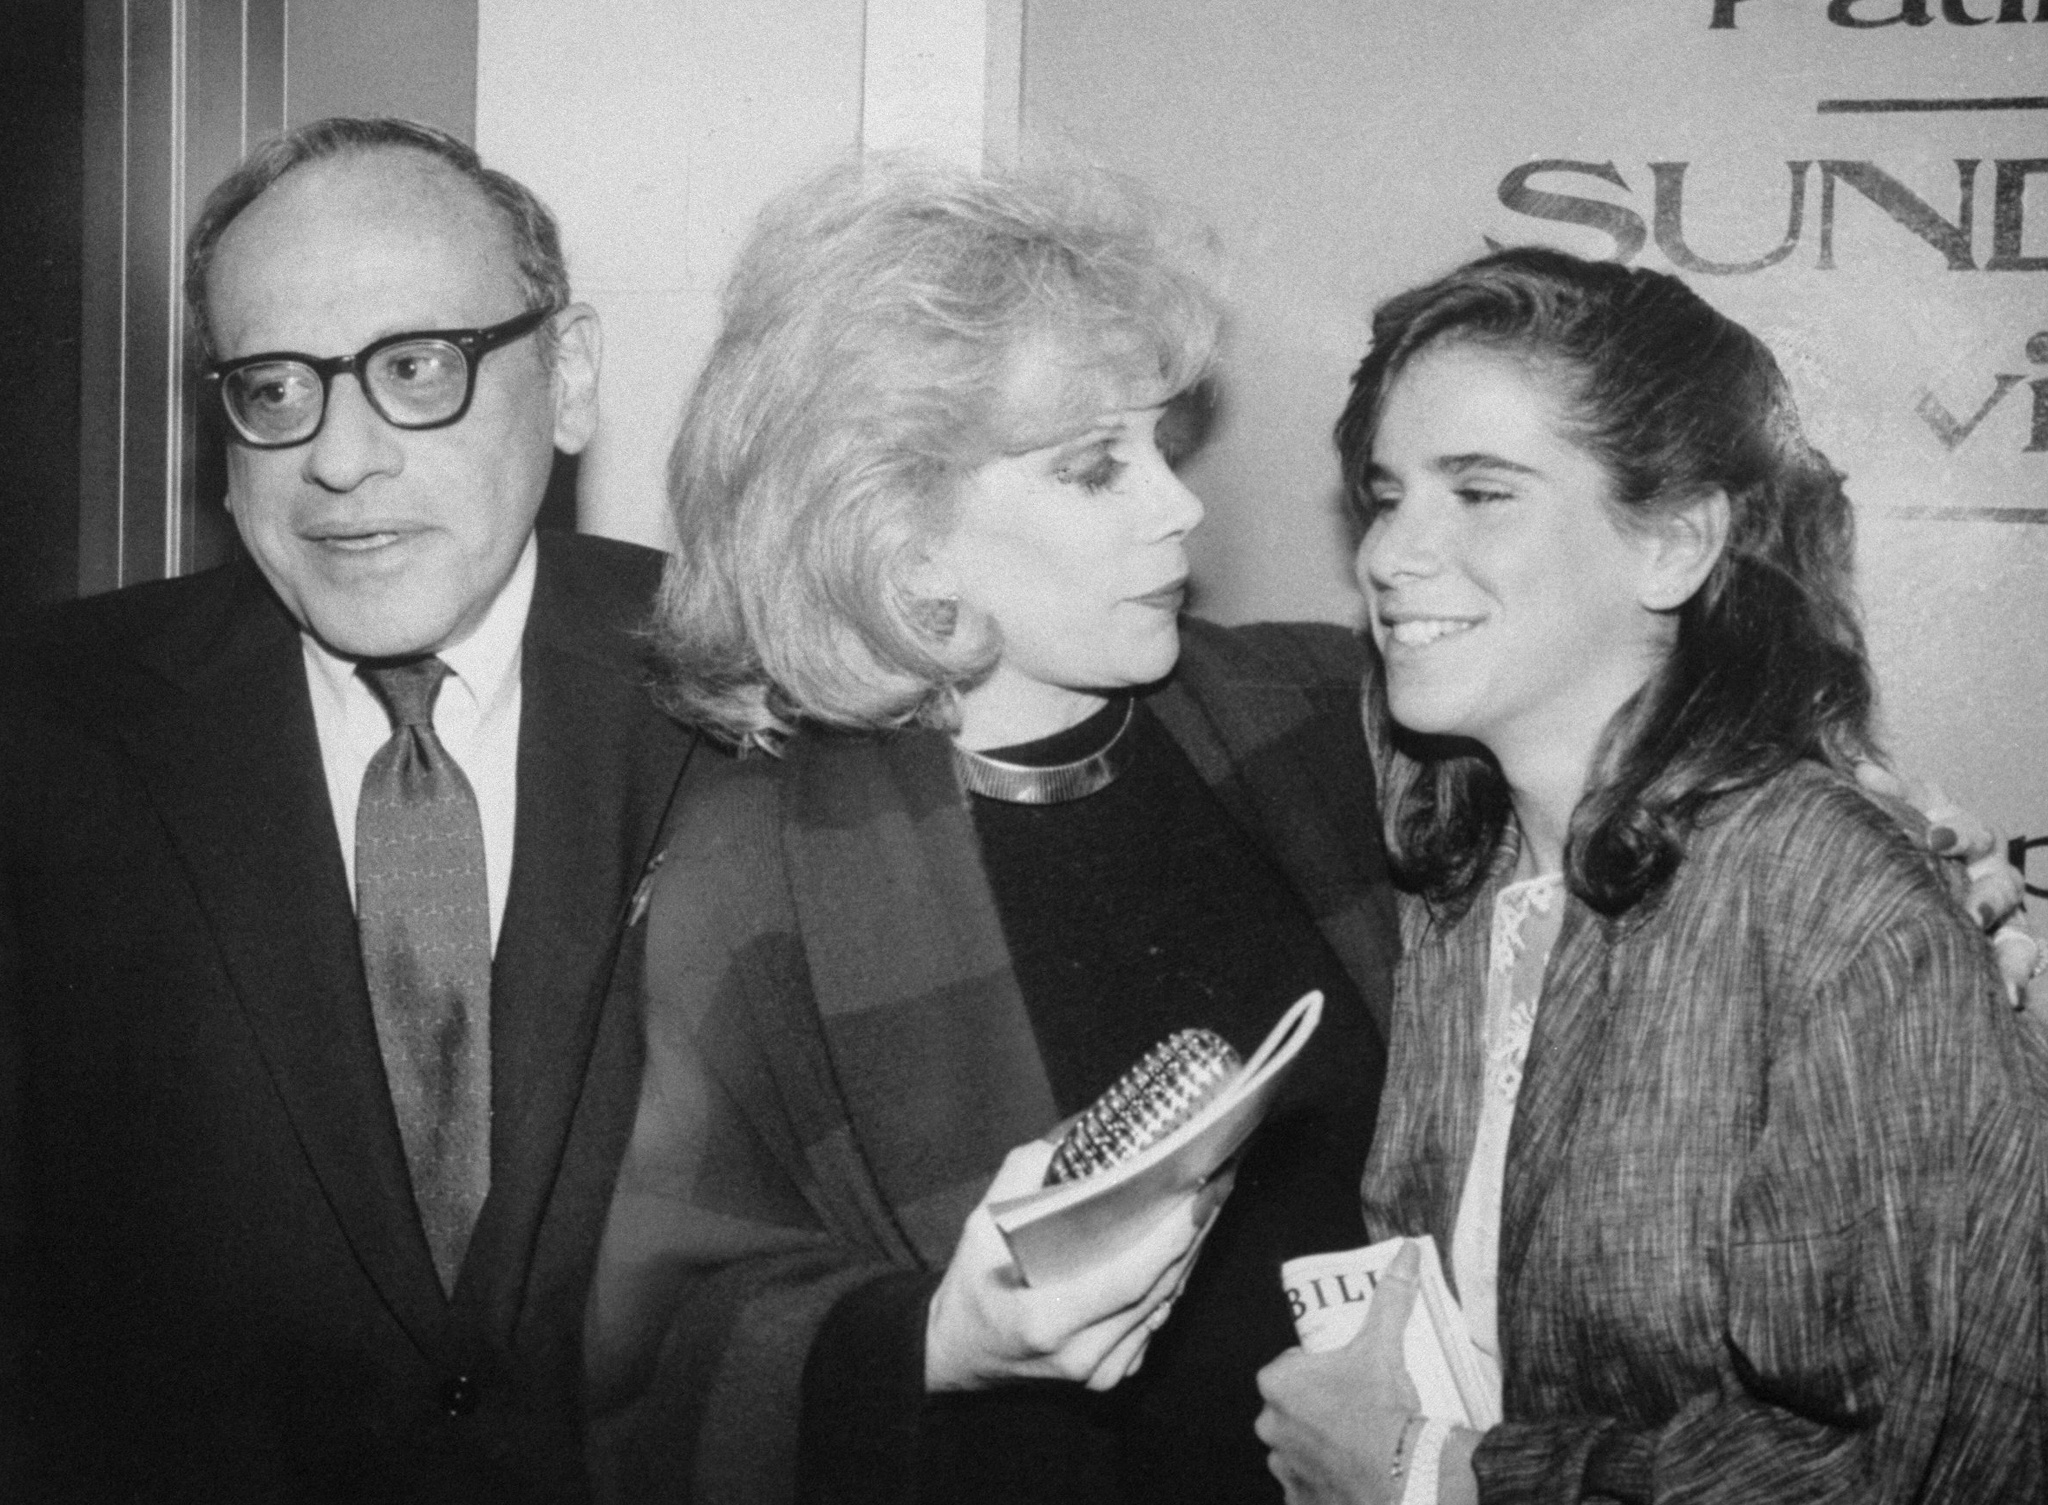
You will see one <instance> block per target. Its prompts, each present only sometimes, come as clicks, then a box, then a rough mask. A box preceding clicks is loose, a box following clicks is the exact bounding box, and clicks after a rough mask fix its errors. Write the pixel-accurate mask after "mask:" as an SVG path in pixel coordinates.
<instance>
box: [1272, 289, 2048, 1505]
mask: <svg viewBox="0 0 2048 1505" xmlns="http://www.w3.org/2000/svg"><path fill="white" fill-rule="evenodd" d="M1338 442H1339V447H1340V449H1341V451H1342V455H1343V461H1344V471H1345V476H1346V480H1347V483H1348V485H1349V488H1350V492H1351V494H1352V496H1353V497H1354V498H1355V499H1356V501H1357V503H1358V505H1359V506H1360V507H1361V509H1362V510H1363V512H1364V515H1365V518H1366V523H1367V526H1366V532H1365V538H1364V542H1363V544H1362V546H1361V548H1360V551H1359V559H1358V572H1359V578H1360V582H1361V584H1362V585H1363V587H1364V589H1365V591H1366V594H1367V596H1368V598H1369V601H1370V604H1371V608H1372V614H1373V623H1372V630H1373V638H1374V641H1375V643H1376V645H1377V648H1378V658H1379V663H1378V672H1377V673H1376V674H1374V675H1373V676H1372V677H1371V678H1370V681H1369V685H1368V717H1367V719H1368V728H1367V731H1368V739H1369V741H1370V742H1371V744H1372V747H1373V754H1374V760H1375V764H1376V767H1377V769H1378V771H1379V774H1380V778H1381V781H1382V789H1383V791H1384V797H1385V812H1386V822H1385V828H1386V833H1387V838H1388V844H1389V848H1390V852H1391V855H1392V858H1393V862H1394V867H1395V871H1396V875H1397V882H1399V883H1400V885H1401V886H1402V888H1403V889H1404V892H1403V895H1402V901H1401V902H1402V941H1403V960H1402V962H1401V965H1400V968H1399V971H1398V973H1397V983H1396V1001H1395V1024H1394V1033H1393V1041H1392V1047H1391V1049H1392V1060H1391V1064H1390V1067H1389V1075H1388V1082H1387V1088H1386V1093H1385V1096H1384V1098H1383V1101H1382V1111H1381V1116H1380V1122H1379V1126H1378V1129H1377V1131H1376V1134H1375V1138H1374V1141H1373V1147H1372V1151H1371V1156H1370V1159H1369V1161H1368V1165H1367V1170H1366V1176H1365V1183H1364V1203H1365V1214H1366V1222H1367V1225H1368V1227H1369V1228H1370V1230H1371V1232H1372V1233H1373V1235H1374V1236H1375V1237H1390V1236H1394V1235H1420V1234H1424V1233H1427V1234H1431V1235H1433V1236H1434V1237H1435V1239H1436V1241H1437V1244H1438V1246H1439V1248H1441V1249H1442V1250H1444V1251H1446V1253H1447V1256H1448V1260H1447V1265H1448V1273H1449V1274H1450V1277H1451V1280H1452V1283H1453V1285H1454V1286H1455V1288H1456V1291H1457V1295H1458V1297H1459V1300H1460V1303H1461V1306H1462V1308H1463V1314H1464V1320H1465V1323H1466V1325H1467V1327H1468V1328H1469V1329H1470V1331H1471V1333H1472V1336H1473V1339H1474V1341H1475V1343H1476V1344H1477V1345H1478V1347H1479V1348H1480V1350H1481V1351H1482V1352H1483V1353H1485V1354H1487V1355H1488V1356H1490V1357H1491V1358H1492V1359H1493V1361H1494V1362H1495V1363H1496V1364H1497V1366H1498V1368H1499V1371H1500V1373H1501V1377H1502V1382H1503V1410H1504V1414H1505V1417H1506V1420H1505V1421H1504V1422H1503V1423H1501V1424H1500V1425H1498V1426H1495V1427H1493V1428H1492V1429H1490V1430H1489V1431H1487V1432H1486V1433H1484V1434H1483V1435H1481V1434H1478V1433H1475V1432H1472V1431H1469V1430H1464V1429H1452V1428H1447V1427H1444V1426H1442V1425H1441V1424H1439V1423H1437V1422H1433V1421H1425V1420H1424V1419H1423V1418H1421V1417H1419V1416H1417V1415H1416V1414H1415V1412H1416V1409H1417V1406H1416V1400H1415V1392H1414V1389H1413V1387H1412V1385H1411V1384H1410V1383H1409V1382H1408V1378H1407V1373H1406V1369H1405V1367H1404V1365H1403V1362H1402V1359H1401V1350H1400V1347H1399V1342H1400V1338H1399V1332H1400V1328H1399V1325H1398V1324H1399V1319H1400V1318H1401V1317H1402V1316H1403V1315H1405V1313H1404V1311H1403V1308H1402V1306H1401V1304H1400V1300H1399V1293H1401V1287H1400V1285H1399V1284H1398V1282H1397V1284H1396V1285H1395V1287H1394V1288H1393V1289H1394V1290H1395V1291H1396V1292H1397V1297H1396V1299H1395V1300H1394V1301H1390V1302H1387V1303H1384V1304H1383V1305H1384V1307H1385V1310H1384V1311H1382V1310H1377V1309H1376V1310H1375V1313H1374V1320H1372V1321H1369V1322H1368V1324H1367V1327H1366V1329H1365V1331H1364V1332H1363V1333H1362V1334H1361V1335H1360V1338H1359V1339H1358V1340H1357V1341H1356V1342H1355V1343H1353V1344H1352V1345H1351V1346H1350V1347H1349V1348H1347V1349H1344V1350H1341V1351H1339V1352H1337V1353H1334V1354H1323V1355H1307V1354H1303V1353H1300V1352H1299V1351H1296V1352H1292V1353H1289V1354H1287V1355H1284V1356H1282V1357H1281V1358H1280V1359H1279V1360H1276V1361H1275V1362H1274V1363H1273V1364H1272V1365H1270V1366H1268V1368H1267V1369H1266V1370H1265V1371H1264V1372H1263V1374H1262V1376H1261V1386H1262V1389H1263V1391H1264V1393H1265V1396H1266V1400H1267V1409H1266V1411H1265V1413H1264V1414H1263V1415H1262V1417H1261V1419H1260V1422H1259V1431H1260V1435H1261V1436H1262V1437H1263V1438H1264V1439H1265V1440H1266V1441H1267V1443H1268V1444H1269V1446H1271V1447H1272V1449H1273V1453H1272V1459H1271V1463H1272V1468H1273V1470H1274V1472H1275V1473H1276V1474H1277V1475H1278V1476H1279V1477H1280V1479H1281V1480H1282V1482H1283V1483H1284V1484H1285V1485H1286V1486H1287V1488H1288V1493H1289V1498H1290V1499H1291V1500H1314V1501H1325V1500H1346V1501H1352V1500H1357V1501H1391V1500H1400V1501H1403V1502H1411V1501H1416V1500H1437V1499H1443V1500H1475V1499H1478V1500H1485V1501H1487V1502H1489V1505H1491V1502H1499V1501H1515V1502H1521V1501H1532V1502H1533V1501H1576V1500H1580V1499H1591V1498H1599V1499H1616V1500H1623V1501H1650V1500H1666V1499H1672V1500H1676V1499H1685V1500H1717V1501H1719V1500H1728V1501H1734V1500H1757V1501H1778V1500H1786V1499H1795V1498H1796V1499H1801V1500H1856V1501H1873V1500H1900V1501H1903V1500H1992V1499H1996V1500H2033V1499H2037V1498H2040V1497H2041V1492H2042V1490H2043V1488H2044V1478H2048V1473H2044V1460H2043V1447H2044V1437H2048V1428H2044V1425H2043V1422H2044V1415H2043V1406H2044V1401H2043V1386H2044V1377H2043V1376H2044V1362H2043V1352H2042V1310H2041V1302H2042V1277H2043V1268H2042V1248H2041V1234H2040V1228H2041V1221H2042V1215H2043V1214H2042V1199H2043V1175H2044V1165H2048V1161H2044V1159H2043V1147H2042V1143H2041V1140H2042V1115H2041V1111H2040V1109H2041V1096H2040V1093H2041V1082H2042V1076H2041V1067H2042V1063H2041V1057H2040V1055H2039V1053H2038V1044H2037V1043H2036V1042H2033V1041H2031V1040H2029V1039H2027V1038H2026V1037H2025V1036H2024V1034H2023V1031H2022V1027H2021V1026H2020V1025H2019V1023H2018V1021H2017V1020H2016V1018H2015V1016H2014V1014H2013V1012H2012V1010H2011V1008H2010V1007H2009V1006H2008V1005H2007V1003H2006V1000H2005V998H2004V996H2003V994H2002V992H2001V989H2000V986H1999V980H1998V977H1997V973H1996V970H1995V967H1994V965H1993V962H1992V959H1991V957H1990V954H1989V950H1988V948H1987V947H1986V945H1985V943H1984V940H1983V938H1982V936H1981V935H1980V934H1979V933H1978V932H1977V929H1976V927H1975V926H1974V925H1973V924H1972V923H1971V922H1970V921H1969V920H1968V919H1967V918H1966V917H1965V916H1964V914H1963V913H1962V911H1961V910H1960V908H1959V907H1958V906H1957V905H1956V903H1955V902H1954V900H1953V899H1952V898H1951V896H1950V892H1949V889H1948V887H1947V886H1946V885H1945V884H1944V883H1943V881H1942V880H1941V877H1940V875H1939V874H1938V873H1937V872H1936V871H1935V870H1934V867H1933V865H1932V864H1930V863H1929V862H1928V861H1927V860H1926V858H1925V856H1924V855H1923V854H1922V853H1920V852H1918V851H1916V850H1915V849H1913V847H1912V846H1911V845H1910V844H1909V843H1908V842H1907V841H1906V839H1905V838H1904V837H1903V836H1902V834H1901V833H1900V832H1899V831H1898V830H1897V829H1896V828H1895V827H1893V826H1892V825H1891V823H1890V822H1889V821H1887V820H1886V819H1885V818H1884V817H1883V816H1882V815H1881V814H1880V813H1879V812H1878V811H1877V810H1876V809H1875V807H1873V806H1872V805H1871V804H1870V803H1869V802H1868V801H1867V800H1866V799H1865V798H1864V797H1863V796H1862V795H1861V794H1860V792H1859V791H1858V790H1857V789H1856V787H1855V785H1854V783H1853V781H1852V779H1851V778H1850V777H1849V769H1850V767H1851V765H1852V764H1853V763H1854V762H1855V761H1856V760H1858V759H1860V758H1862V757H1864V756H1866V755H1867V754H1868V751H1869V748H1870V742H1871V736H1870V716H1871V707H1872V691H1871V679H1870V671H1869V666H1868V663H1867V660H1866V658H1865V655H1864V650H1863V641H1862V636H1861V633H1860V630H1859V628H1858V626H1857V615H1856V609H1855V605H1854V601H1853V598H1852V595H1851V592H1850V585H1849V576H1850V561H1851V518H1850V509H1849V504H1848V501H1847V498H1846V497H1845V495H1844V493H1843V490H1842V485H1841V478H1840V476H1839V475H1838V474H1837V473H1836V472H1835V471H1834V469H1833V468H1832V467H1831V466H1830V465H1829V464H1828V462H1827V460H1826V459H1825V457H1823V456H1822V455H1821V454H1820V453H1819V452H1818V451H1817V450H1815V449H1814V448H1813V447H1812V446H1811V445H1810V444H1809V443H1808V442H1807V440H1806V439H1805V437H1804V435H1803V433H1802V431H1801V428H1800V424H1799V420H1798V416H1797V414H1796V412H1795V410H1794V408H1793V405H1792V402H1791V400H1790V396H1789V394H1788V392H1787V390H1786V386H1785V383H1784V380H1783V378H1782V376H1781V375H1780V374H1779V372H1778V369H1777V366H1776V364H1775V362H1774V361H1773V360H1772V358H1771V356H1770V354H1769V352H1768V351H1767V350H1766V349H1765V348H1764V346H1763V345H1762V344H1761V343H1760V342H1759V341H1758V340H1756V339H1755V337H1754V336H1752V335H1750V334H1749V333H1748V332H1747V331H1746V330H1744V329H1742V328H1741V327H1740V326H1739V325H1736V324H1735V323H1733V322H1732V321H1730V320H1728V319H1726V318H1724V317H1722V316H1721V315H1719V314H1718V313H1716V312H1715V311H1714V310H1713V309H1712V308H1710V307H1709V306H1708V305H1707V304H1706V303H1705V302H1704V301H1702V300H1701V299H1700V298H1698V297H1697V296H1696V295H1694V294H1693V293H1692V292H1691V291H1689V290H1688V289H1687V288H1686V287H1685V286H1684V285H1683V284H1682V283H1680V282H1678V281H1677V280H1676V279H1674V278H1671V277H1668V276H1664V275H1662V274H1659V273H1655V272H1650V271H1645V270H1631V269H1627V268H1624V267H1621V266H1617V265H1612V264H1599V263H1590V262H1584V261H1580V260H1578V259H1576V258H1574V257H1570V256H1567V255H1563V254H1561V253H1557V252H1551V251H1541V250H1516V251H1508V252H1502V253H1499V254H1497V255H1494V256H1490V257H1487V258H1485V259H1483V260H1481V261H1478V262H1474V263H1472V264H1471V265H1469V266H1466V267H1464V268H1461V269H1460V270H1458V271H1456V272H1453V273H1452V274H1450V275H1449V276H1447V277H1445V278H1443V279H1441V280H1439V281H1437V282H1435V283H1432V284H1430V285H1428V286H1425V287H1422V288H1418V289H1415V290H1413V291H1411V292H1408V293H1405V294H1403V295H1401V296H1399V297H1397V298H1395V299H1393V300H1392V301H1391V302H1389V303H1388V304H1386V305H1385V306H1383V307H1382V308H1381V309H1380V310H1379V313H1378V315H1377V317H1376V319H1375V322H1374V330H1373V348H1372V353H1371V355H1370V356H1369V357H1368V358H1367V359H1366V361H1365V363H1364V365H1363V366H1362V367H1361V368H1360V370H1359V372H1358V375H1357V377H1356V380H1355V382H1354V388H1353V394H1352V399H1351V402H1350V405H1349V407H1348V408H1347V410H1346V412H1345V414H1344V417H1343V419H1342V421H1341V423H1340V425H1339V427H1338Z"/></svg>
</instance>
